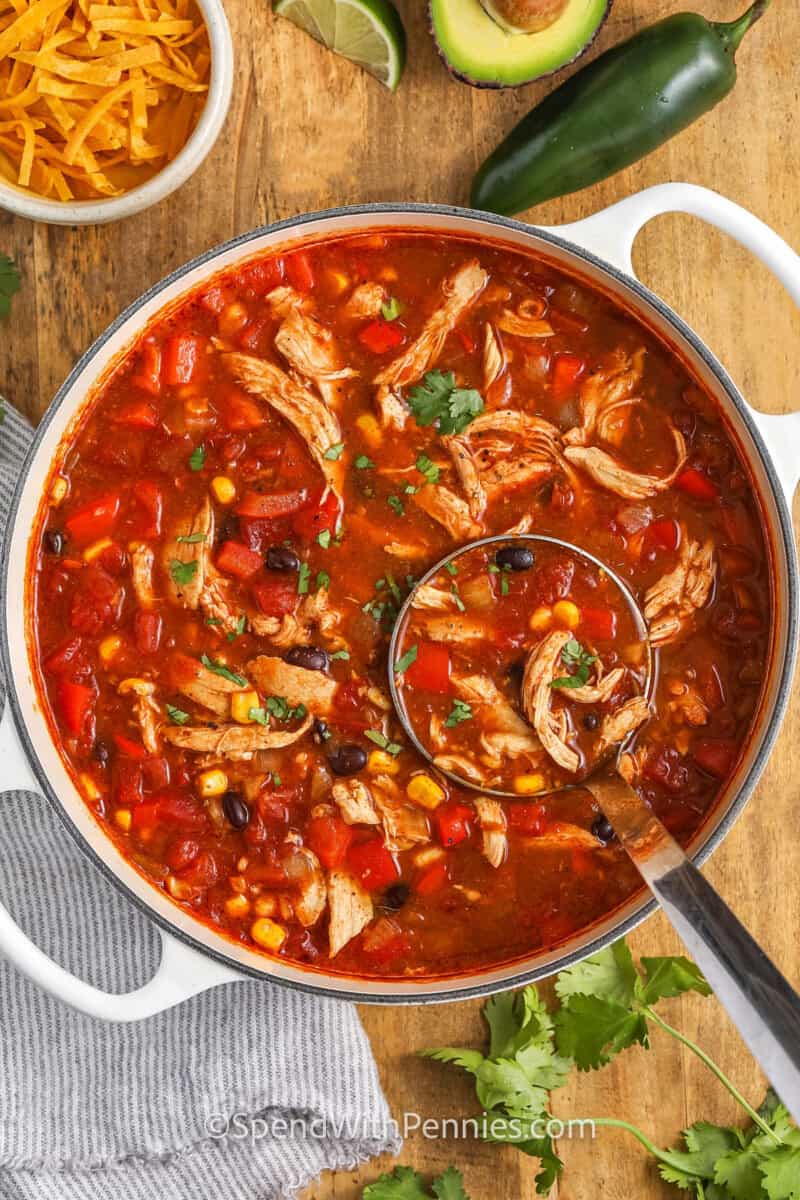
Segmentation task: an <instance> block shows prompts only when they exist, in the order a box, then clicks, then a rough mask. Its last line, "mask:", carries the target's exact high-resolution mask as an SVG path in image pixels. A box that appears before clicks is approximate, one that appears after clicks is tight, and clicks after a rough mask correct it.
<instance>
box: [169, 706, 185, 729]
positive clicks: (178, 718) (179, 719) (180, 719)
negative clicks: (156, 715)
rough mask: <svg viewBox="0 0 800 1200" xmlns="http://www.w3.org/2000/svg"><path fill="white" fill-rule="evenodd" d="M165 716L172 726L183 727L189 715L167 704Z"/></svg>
mask: <svg viewBox="0 0 800 1200" xmlns="http://www.w3.org/2000/svg"><path fill="white" fill-rule="evenodd" d="M166 709H167V716H168V717H169V719H170V721H172V724H173V725H185V724H186V723H187V721H188V720H189V714H188V713H187V712H184V711H183V709H182V708H176V707H175V705H174V704H167V705H166Z"/></svg>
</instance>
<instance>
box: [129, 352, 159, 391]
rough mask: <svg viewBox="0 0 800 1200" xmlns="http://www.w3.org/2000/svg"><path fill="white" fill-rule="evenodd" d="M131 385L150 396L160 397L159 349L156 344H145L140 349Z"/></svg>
mask: <svg viewBox="0 0 800 1200" xmlns="http://www.w3.org/2000/svg"><path fill="white" fill-rule="evenodd" d="M131 383H133V384H135V385H136V387H139V388H141V389H142V391H143V392H149V393H150V395H151V396H160V395H161V347H160V346H159V344H158V342H145V344H144V346H143V347H142V357H141V359H140V361H139V365H138V367H137V369H136V371H135V373H134V374H133V375H132V376H131Z"/></svg>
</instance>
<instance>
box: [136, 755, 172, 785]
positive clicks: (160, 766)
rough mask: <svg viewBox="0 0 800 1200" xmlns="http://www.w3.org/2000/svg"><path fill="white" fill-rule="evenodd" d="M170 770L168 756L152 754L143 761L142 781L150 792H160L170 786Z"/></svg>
mask: <svg viewBox="0 0 800 1200" xmlns="http://www.w3.org/2000/svg"><path fill="white" fill-rule="evenodd" d="M169 780H170V770H169V762H168V761H167V759H166V758H156V757H155V756H151V757H149V758H146V759H144V760H143V762H142V782H143V783H144V786H145V787H146V788H147V791H148V792H160V791H162V790H163V789H164V788H165V787H169Z"/></svg>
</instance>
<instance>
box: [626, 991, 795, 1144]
mask: <svg viewBox="0 0 800 1200" xmlns="http://www.w3.org/2000/svg"><path fill="white" fill-rule="evenodd" d="M642 1012H644V1013H645V1014H646V1015H647V1017H648V1018H649V1020H651V1021H655V1023H656V1025H660V1026H661V1028H662V1029H663V1030H664V1031H665V1032H666V1033H669V1034H671V1035H672V1037H674V1038H677V1040H678V1041H679V1042H681V1043H682V1044H683V1045H684V1046H686V1048H687V1050H691V1052H692V1054H696V1055H697V1057H698V1058H699V1059H700V1061H701V1062H703V1063H705V1065H706V1066H707V1067H708V1069H709V1071H711V1072H712V1073H713V1074H714V1075H716V1077H717V1079H718V1080H719V1081H720V1083H721V1084H722V1086H723V1087H724V1088H727V1090H728V1091H729V1092H730V1094H731V1095H732V1096H733V1098H734V1100H738V1102H739V1104H741V1106H742V1108H743V1109H744V1111H745V1112H746V1113H747V1115H748V1117H749V1118H750V1120H751V1121H752V1122H753V1123H754V1124H755V1125H757V1126H758V1128H759V1129H760V1130H761V1132H762V1133H765V1134H766V1135H767V1136H768V1137H769V1138H770V1139H771V1140H772V1141H773V1142H775V1143H776V1144H777V1145H778V1146H780V1145H782V1144H783V1143H782V1141H781V1139H780V1138H779V1137H778V1135H777V1134H776V1133H775V1130H774V1129H770V1127H769V1125H768V1124H767V1123H766V1121H765V1120H764V1119H763V1117H760V1116H759V1115H758V1113H757V1112H756V1110H755V1109H754V1108H753V1106H752V1105H751V1104H748V1102H747V1101H746V1100H745V1098H744V1096H743V1095H742V1093H741V1092H740V1091H739V1089H738V1088H737V1087H736V1085H735V1084H734V1083H732V1082H731V1080H730V1079H728V1076H727V1075H726V1074H725V1073H724V1072H723V1071H722V1070H721V1069H720V1068H719V1067H718V1066H717V1064H716V1063H715V1062H714V1060H713V1058H709V1056H708V1055H707V1054H706V1052H705V1050H702V1049H701V1048H700V1047H699V1046H698V1045H697V1043H696V1042H693V1041H692V1039H691V1038H688V1037H687V1036H686V1034H685V1033H681V1032H680V1030H679V1029H675V1028H674V1027H673V1026H672V1025H670V1024H668V1022H667V1021H665V1020H664V1018H663V1017H660V1016H659V1015H658V1013H657V1012H656V1011H655V1009H653V1008H651V1007H650V1005H649V1004H646V1005H645V1006H644V1008H643V1009H642Z"/></svg>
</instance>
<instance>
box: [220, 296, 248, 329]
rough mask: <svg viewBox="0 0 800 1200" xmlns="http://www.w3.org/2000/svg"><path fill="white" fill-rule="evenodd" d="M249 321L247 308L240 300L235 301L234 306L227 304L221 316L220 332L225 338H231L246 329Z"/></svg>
mask: <svg viewBox="0 0 800 1200" xmlns="http://www.w3.org/2000/svg"><path fill="white" fill-rule="evenodd" d="M249 319H250V318H249V317H248V315H247V309H246V308H245V306H244V305H243V304H242V303H241V302H240V301H239V300H234V301H233V303H232V304H226V305H225V307H224V308H223V310H222V312H221V313H220V314H219V331H220V333H221V334H222V336H223V337H231V336H232V335H233V334H234V333H238V332H239V331H240V330H241V329H244V327H245V325H246V324H247V322H248V321H249Z"/></svg>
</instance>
